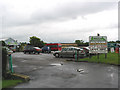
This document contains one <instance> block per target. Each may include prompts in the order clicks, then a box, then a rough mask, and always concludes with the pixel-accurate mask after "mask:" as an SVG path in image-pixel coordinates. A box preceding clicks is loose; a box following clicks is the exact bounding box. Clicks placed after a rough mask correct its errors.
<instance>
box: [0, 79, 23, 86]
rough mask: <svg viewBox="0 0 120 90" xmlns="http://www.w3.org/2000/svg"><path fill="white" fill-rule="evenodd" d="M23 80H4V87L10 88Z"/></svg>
mask: <svg viewBox="0 0 120 90" xmlns="http://www.w3.org/2000/svg"><path fill="white" fill-rule="evenodd" d="M22 82H23V81H22V80H2V88H9V87H11V86H15V85H17V84H19V83H22Z"/></svg>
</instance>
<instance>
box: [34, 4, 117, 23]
mask: <svg viewBox="0 0 120 90" xmlns="http://www.w3.org/2000/svg"><path fill="white" fill-rule="evenodd" d="M114 5H117V4H116V3H113V2H89V3H88V2H87V3H82V2H73V3H67V4H63V5H58V6H57V7H56V8H54V9H52V10H49V11H45V12H42V10H38V11H36V12H35V13H33V15H32V18H33V19H34V20H36V21H39V22H44V21H52V20H53V21H54V20H68V19H76V18H77V16H82V17H83V16H84V15H88V14H92V13H97V12H101V11H103V10H108V9H110V8H112V7H113V6H114Z"/></svg>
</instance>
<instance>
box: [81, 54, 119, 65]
mask: <svg viewBox="0 0 120 90" xmlns="http://www.w3.org/2000/svg"><path fill="white" fill-rule="evenodd" d="M119 56H120V55H119V54H118V53H108V54H107V58H106V59H105V54H100V55H99V59H98V58H97V55H96V56H92V57H91V58H89V57H87V58H83V59H79V61H83V62H84V61H85V62H95V63H105V64H113V65H120V62H118V57H119Z"/></svg>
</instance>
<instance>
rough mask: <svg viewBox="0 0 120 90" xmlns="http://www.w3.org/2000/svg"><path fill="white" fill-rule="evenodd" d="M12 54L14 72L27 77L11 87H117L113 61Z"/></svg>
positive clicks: (116, 75) (115, 69) (50, 55)
mask: <svg viewBox="0 0 120 90" xmlns="http://www.w3.org/2000/svg"><path fill="white" fill-rule="evenodd" d="M12 57H13V69H14V72H16V73H20V74H25V75H28V76H30V79H31V80H30V81H29V82H27V83H23V84H19V85H18V86H15V87H14V88H118V67H117V66H114V65H106V64H96V63H85V62H73V61H66V60H69V59H72V58H55V57H54V56H53V55H52V54H40V55H37V54H36V55H34V54H31V55H30V54H23V53H22V52H21V53H14V54H13V55H12ZM77 70H78V71H77ZM79 71H80V72H79Z"/></svg>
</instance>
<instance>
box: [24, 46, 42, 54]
mask: <svg viewBox="0 0 120 90" xmlns="http://www.w3.org/2000/svg"><path fill="white" fill-rule="evenodd" d="M40 52H42V49H40V48H39V47H33V46H30V45H28V46H26V47H25V48H24V54H26V53H29V54H31V53H33V54H36V53H38V54H39V53H40Z"/></svg>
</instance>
